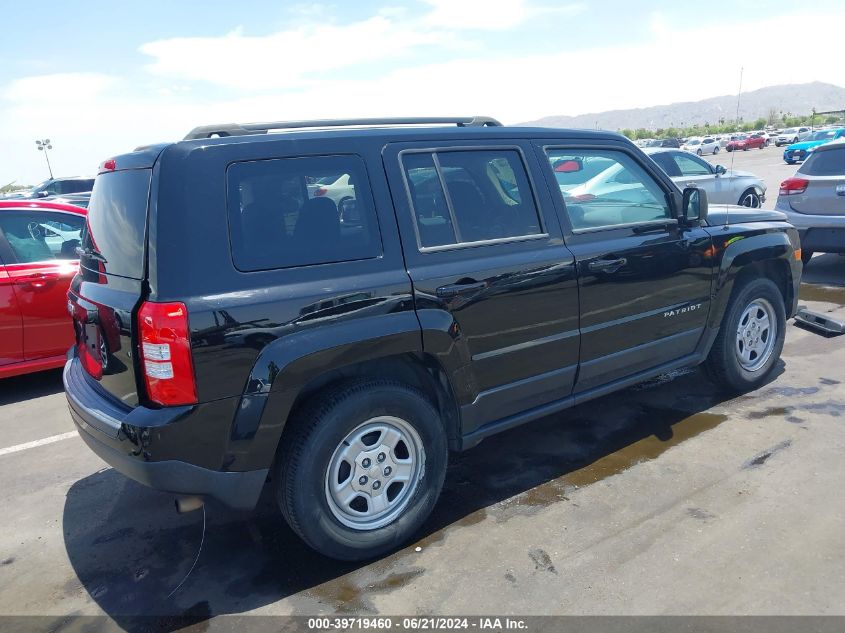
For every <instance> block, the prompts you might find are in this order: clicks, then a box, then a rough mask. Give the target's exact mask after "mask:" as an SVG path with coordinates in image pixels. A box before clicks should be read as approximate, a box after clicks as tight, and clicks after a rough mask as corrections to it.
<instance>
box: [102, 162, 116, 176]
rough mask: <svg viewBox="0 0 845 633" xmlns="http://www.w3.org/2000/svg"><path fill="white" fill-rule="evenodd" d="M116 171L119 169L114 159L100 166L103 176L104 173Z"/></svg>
mask: <svg viewBox="0 0 845 633" xmlns="http://www.w3.org/2000/svg"><path fill="white" fill-rule="evenodd" d="M115 169H117V165H116V163H115V162H114V158H109V159H108V160H104V161H103V162H102V163H101V164H100V171H99V173H101V174H102V173H103V172H104V171H114V170H115Z"/></svg>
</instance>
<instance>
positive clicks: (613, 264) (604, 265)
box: [587, 257, 628, 273]
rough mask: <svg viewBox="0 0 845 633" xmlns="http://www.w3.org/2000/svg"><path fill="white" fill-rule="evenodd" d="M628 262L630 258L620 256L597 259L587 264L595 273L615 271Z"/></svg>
mask: <svg viewBox="0 0 845 633" xmlns="http://www.w3.org/2000/svg"><path fill="white" fill-rule="evenodd" d="M627 263H628V260H627V259H625V258H624V257H620V258H619V259H597V260H596V261H594V262H590V263H589V264H587V268H589V270H590V272H593V273H596V272H602V273H615V272H616V271H617V270H619V269H620V268H622V266H624V265H625V264H627Z"/></svg>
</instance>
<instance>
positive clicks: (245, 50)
mask: <svg viewBox="0 0 845 633" xmlns="http://www.w3.org/2000/svg"><path fill="white" fill-rule="evenodd" d="M442 41H443V38H442V37H441V36H440V35H439V34H438V33H436V32H432V31H416V30H413V29H408V28H401V27H398V26H397V23H396V22H394V21H393V20H392V19H391V18H389V17H387V16H384V15H377V16H374V17H371V18H369V19H367V20H363V21H360V22H354V23H352V24H347V25H343V26H339V25H333V24H324V25H316V26H315V25H309V26H301V27H298V28H296V29H291V30H286V31H281V32H279V33H274V34H272V35H266V36H250V35H245V34H244V32H243V30H242V29H237V30H235V31H232V32H231V33H229V34H227V35H225V36H223V37H189V38H174V39H168V40H159V41H156V42H150V43H148V44H144V45H143V46H142V47H141V52H142V53H144V54H146V55H149V56H151V57H153V58H154V59H155V61H154V62H153V63H152V64H151V65H150V66H148V69H149V70H150V71H151V72H153V73H155V74H157V75H162V76H166V77H175V78H180V79H185V80H193V81H206V82H209V83H213V84H217V85H221V86H226V87H233V88H237V89H239V90H256V91H260V90H267V89H280V88H291V87H295V86H300V85H303V84H307V83H314V82H316V81H318V80H319V79H320V77H321V76H323V75H325V74H327V73H329V72H331V71H337V70H339V69H344V68H351V67H355V66H360V65H362V64H367V63H370V62H377V61H380V60H384V59H393V58H396V57H397V56H401V55H403V54H406V53H408V52H409V51H411V50H412V49H414V48H416V47H419V46H422V45H424V44H428V45H432V44H437V43H439V42H442Z"/></svg>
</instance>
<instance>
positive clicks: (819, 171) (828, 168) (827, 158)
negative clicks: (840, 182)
mask: <svg viewBox="0 0 845 633" xmlns="http://www.w3.org/2000/svg"><path fill="white" fill-rule="evenodd" d="M798 173H799V174H806V175H807V176H843V177H845V144H843V145H842V147H838V148H836V149H829V150H825V151H821V152H813V153H812V154H810V157H809V158H808V159H807V160H806V161H804V164H803V165H801V167H799V168H798Z"/></svg>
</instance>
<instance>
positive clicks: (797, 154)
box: [783, 128, 845, 165]
mask: <svg viewBox="0 0 845 633" xmlns="http://www.w3.org/2000/svg"><path fill="white" fill-rule="evenodd" d="M842 138H845V128H840V129H830V130H818V131H816V132H813V133H812V134H810V135H809V136H807V137H805V139H804V140H803V141H800V142H797V143H793V144H792V145H790V146H789V147H787V148H786V150H784V152H783V160H784V161H785V162H786V163H788V164H790V165H794V164H795V163H800V162H801V161H803V160H805V159H806V158H807V157H808V156H809V155H810V154H811V153H812V152H813V151H814V150H816V149H817V148H818V147H819V146H821V145H824V144H825V143H830V142H831V141H836V140H839V139H842Z"/></svg>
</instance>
